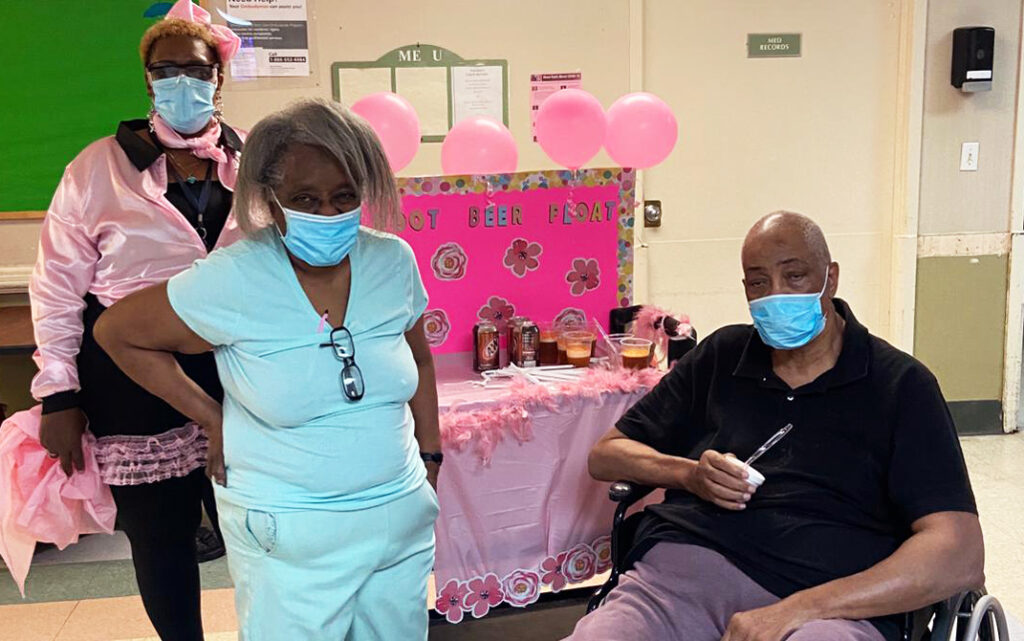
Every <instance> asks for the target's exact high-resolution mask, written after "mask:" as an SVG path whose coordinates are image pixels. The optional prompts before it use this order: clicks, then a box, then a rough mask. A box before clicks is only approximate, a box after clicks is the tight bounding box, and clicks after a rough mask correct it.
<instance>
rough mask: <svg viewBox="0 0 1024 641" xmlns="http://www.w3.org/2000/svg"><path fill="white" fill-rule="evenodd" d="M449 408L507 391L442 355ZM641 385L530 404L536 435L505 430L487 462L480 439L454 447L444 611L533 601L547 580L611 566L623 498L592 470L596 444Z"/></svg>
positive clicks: (478, 612) (445, 530) (445, 484)
mask: <svg viewBox="0 0 1024 641" xmlns="http://www.w3.org/2000/svg"><path fill="white" fill-rule="evenodd" d="M438 373H439V384H438V389H439V396H440V404H441V412H442V413H444V412H446V411H448V410H449V408H451V407H452V406H453V405H456V406H457V408H458V411H468V410H472V409H480V408H486V407H488V406H494V405H497V404H500V403H501V395H502V391H501V390H483V389H480V388H475V387H473V386H471V385H466V384H461V385H460V384H458V383H455V381H458V380H460V379H461V380H466V379H469V378H472V377H474V374H473V373H472V372H471V371H468V370H467V369H466V368H465V367H464V366H460V365H456V364H453V361H447V362H445V361H441V362H439V364H438ZM643 393H644V392H643V391H642V390H641V391H638V392H635V393H606V394H602V395H601V396H600V398H599V399H597V400H594V399H580V398H577V399H572V400H567V401H563V402H562V403H560V404H559V406H558V407H557V408H556V409H555V410H554V411H551V410H548V409H537V410H534V411H531V418H532V423H533V438H532V440H530V441H528V442H525V443H519V442H517V441H516V440H515V439H511V438H509V439H506V440H505V441H503V442H501V443H499V444H498V446H497V447H496V448H495V449H494V453H493V457H492V459H491V460H490V462H489V464H484V463H483V462H482V461H481V459H480V457H479V456H478V455H477V454H475V453H474V452H473V450H472V448H466V449H464V450H463V451H461V452H457V451H450V450H449V449H446V450H445V462H444V467H443V469H442V472H441V475H440V482H439V487H438V498H439V500H440V503H441V515H440V517H439V519H438V521H437V526H436V533H437V559H436V563H435V570H434V576H435V579H436V581H437V589H438V602H437V606H436V607H437V610H438V612H440V613H442V614H446V615H447V616H448V619H449V620H450V621H453V622H454V621H458V620H461V618H462V616H463V614H466V615H469V616H478V617H479V616H483V615H485V614H486V613H487V611H488V610H489V609H490V607H493V606H495V605H498V604H500V603H502V602H505V603H508V604H511V605H516V606H520V607H522V606H525V605H529V604H530V603H532V602H534V601H536V599H537V596H538V595H539V590H540V588H541V586H543V585H548V586H550V587H551V588H552V589H554V590H560V589H562V588H564V587H566V586H567V585H569V586H571V584H573V583H580V582H582V581H585V580H587V579H590V578H592V577H593V576H594V574H595V573H599V572H602V571H604V570H606V569H608V567H609V566H608V563H609V553H610V549H609V542H608V537H607V535H608V533H609V528H610V527H611V518H612V513H613V511H614V506H613V504H612V503H611V501H609V499H608V484H607V483H600V482H597V481H594V480H593V479H591V478H590V476H589V474H588V473H587V455H588V453H589V451H590V448H591V446H592V445H593V444H594V443H595V442H596V441H597V440H598V439H599V438H600V437H601V435H602V434H604V433H605V432H606V431H607V430H608V429H609V428H610V427H612V426H613V425H614V424H615V421H616V420H617V419H618V418H619V416H621V415H622V413H623V412H625V411H626V410H627V409H628V408H629V407H630V406H631V405H632V404H633V403H635V402H636V401H637V400H638V399H639V398H640V397H642V396H643Z"/></svg>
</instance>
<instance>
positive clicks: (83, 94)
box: [0, 0, 155, 212]
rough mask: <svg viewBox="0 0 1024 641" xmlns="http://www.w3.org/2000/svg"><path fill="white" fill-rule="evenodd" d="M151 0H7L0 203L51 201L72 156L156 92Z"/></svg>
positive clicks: (142, 111)
mask: <svg viewBox="0 0 1024 641" xmlns="http://www.w3.org/2000/svg"><path fill="white" fill-rule="evenodd" d="M154 4H155V3H154V1H153V0H4V1H3V6H4V12H3V14H4V15H3V19H2V21H0V34H2V40H0V41H2V42H3V50H4V53H5V55H4V62H3V63H2V65H3V68H2V71H0V212H5V211H37V210H44V209H46V208H47V206H48V205H49V203H50V198H51V197H52V196H53V190H54V188H55V187H56V185H57V182H58V181H59V180H60V177H61V174H62V173H63V171H64V166H65V165H67V164H68V163H69V162H70V161H71V160H72V159H73V158H74V157H75V155H77V154H78V152H79V151H81V150H82V148H84V147H85V146H86V145H88V144H89V143H90V142H92V141H94V140H96V139H97V138H101V137H103V136H109V135H112V134H113V133H114V132H115V131H116V129H117V123H118V122H119V121H121V120H125V119H129V118H142V117H144V116H145V115H146V112H147V111H148V110H149V98H148V96H147V95H146V85H145V79H144V76H143V69H142V63H141V61H140V60H139V53H138V47H139V40H140V39H141V37H142V33H143V32H144V31H145V30H146V28H147V27H149V26H150V25H151V24H153V21H154V18H147V17H144V14H145V13H146V11H147V10H149V9H150V8H151V7H153V5H154Z"/></svg>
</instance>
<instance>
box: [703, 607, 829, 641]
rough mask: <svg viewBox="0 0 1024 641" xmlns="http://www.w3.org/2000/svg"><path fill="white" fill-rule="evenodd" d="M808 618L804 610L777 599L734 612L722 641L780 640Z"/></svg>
mask: <svg viewBox="0 0 1024 641" xmlns="http://www.w3.org/2000/svg"><path fill="white" fill-rule="evenodd" d="M809 620H810V618H809V617H808V615H807V614H806V613H805V612H802V611H800V610H798V609H797V608H796V607H794V606H793V605H791V604H790V603H789V602H787V601H779V602H778V603H775V604H773V605H769V606H767V607H764V608H758V609H756V610H750V611H748V612H739V613H737V614H734V615H733V617H732V618H731V619H729V627H728V628H727V629H726V631H725V636H724V637H722V641H782V640H783V639H785V638H786V637H787V636H789V634H791V633H792V632H793V631H794V630H796V629H797V628H799V627H800V626H802V625H803V624H805V623H807V622H808V621H809Z"/></svg>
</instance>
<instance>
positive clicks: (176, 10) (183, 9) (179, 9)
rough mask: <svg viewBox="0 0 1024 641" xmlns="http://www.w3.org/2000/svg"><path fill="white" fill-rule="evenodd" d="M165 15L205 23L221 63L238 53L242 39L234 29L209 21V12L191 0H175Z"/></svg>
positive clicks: (226, 62)
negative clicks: (215, 44) (215, 45)
mask: <svg viewBox="0 0 1024 641" xmlns="http://www.w3.org/2000/svg"><path fill="white" fill-rule="evenodd" d="M167 17H168V18H177V19H178V20H184V21H185V22H195V23H197V24H202V25H206V28H207V29H209V30H210V33H212V34H213V39H214V40H216V41H217V55H218V56H220V62H221V64H222V65H226V64H228V62H230V60H231V58H233V57H234V56H235V54H236V53H238V48H239V47H240V46H241V45H242V39H241V38H239V37H238V36H237V35H236V34H235V32H234V31H232V30H231V29H228V28H227V27H225V26H224V25H219V24H213V23H211V22H210V12H209V11H207V10H206V9H203V8H202V7H200V6H199V5H197V4H195V3H194V2H192V0H178V1H177V2H175V3H174V6H173V7H171V9H170V11H168V12H167Z"/></svg>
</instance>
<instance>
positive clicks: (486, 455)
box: [440, 369, 665, 466]
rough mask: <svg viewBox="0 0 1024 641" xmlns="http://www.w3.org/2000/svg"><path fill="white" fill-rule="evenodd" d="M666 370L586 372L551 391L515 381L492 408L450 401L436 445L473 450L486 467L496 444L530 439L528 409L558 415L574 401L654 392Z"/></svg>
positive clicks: (442, 413)
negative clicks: (463, 406)
mask: <svg viewBox="0 0 1024 641" xmlns="http://www.w3.org/2000/svg"><path fill="white" fill-rule="evenodd" d="M664 375H665V372H663V371H661V370H657V369H642V370H626V371H615V370H601V369H590V370H587V371H586V372H585V373H584V374H583V376H581V377H580V380H579V381H572V382H566V383H562V384H559V385H555V386H552V387H548V386H544V385H534V384H532V383H527V382H523V381H517V382H514V383H512V384H511V385H510V386H509V389H508V392H507V393H506V394H504V395H503V396H502V397H501V398H500V399H499V401H500V402H499V403H498V404H497V405H496V406H495V407H492V408H488V409H480V410H462V409H460V405H459V403H453V404H452V405H451V406H450V407H449V408H448V410H447V411H444V412H441V415H440V422H441V443H442V445H443V446H444V448H445V449H446V450H447V449H451V450H454V451H456V452H461V451H463V450H465V449H466V448H472V449H473V452H474V453H475V454H476V455H477V457H478V458H479V460H480V462H481V463H482V464H483V465H485V466H486V465H489V464H490V461H491V457H492V456H493V454H494V450H495V448H496V447H497V446H498V443H501V442H502V441H504V440H505V439H506V438H507V437H509V436H511V437H512V438H513V439H515V441H516V442H518V443H526V442H528V441H531V440H533V421H532V419H531V418H530V417H531V414H530V412H531V410H534V409H537V408H544V409H546V410H548V411H550V412H556V413H558V412H562V411H565V408H566V407H571V406H572V403H566V402H565V401H566V400H569V399H573V398H588V399H597V398H600V397H601V395H602V394H609V393H619V394H643V393H646V392H647V391H648V390H650V389H651V388H653V387H654V386H655V385H656V384H657V383H658V381H660V380H661V377H662V376H664Z"/></svg>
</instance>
